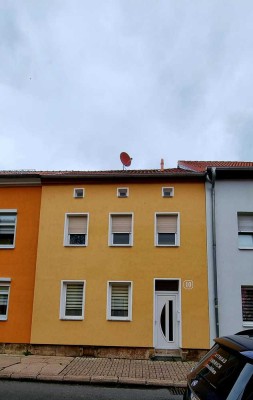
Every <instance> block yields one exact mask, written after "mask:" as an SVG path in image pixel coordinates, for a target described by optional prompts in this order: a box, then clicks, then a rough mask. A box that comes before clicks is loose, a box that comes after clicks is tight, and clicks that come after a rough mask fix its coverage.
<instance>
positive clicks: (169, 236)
mask: <svg viewBox="0 0 253 400" xmlns="http://www.w3.org/2000/svg"><path fill="white" fill-rule="evenodd" d="M175 239H176V235H175V233H158V244H160V245H175V244H176V242H175Z"/></svg>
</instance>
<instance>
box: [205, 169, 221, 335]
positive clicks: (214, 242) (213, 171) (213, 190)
mask: <svg viewBox="0 0 253 400" xmlns="http://www.w3.org/2000/svg"><path fill="white" fill-rule="evenodd" d="M211 171H212V178H211V179H210V178H209V176H208V175H207V180H208V182H210V183H211V184H212V250H213V285H214V313H215V333H216V337H218V336H219V298H218V279H217V257H216V218H215V179H216V168H211Z"/></svg>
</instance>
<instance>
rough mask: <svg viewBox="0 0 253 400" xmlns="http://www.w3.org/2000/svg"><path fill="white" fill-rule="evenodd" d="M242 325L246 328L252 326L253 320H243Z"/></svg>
mask: <svg viewBox="0 0 253 400" xmlns="http://www.w3.org/2000/svg"><path fill="white" fill-rule="evenodd" d="M242 326H244V327H245V328H252V327H253V321H252V322H243V324H242Z"/></svg>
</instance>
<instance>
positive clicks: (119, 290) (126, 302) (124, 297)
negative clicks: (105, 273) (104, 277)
mask: <svg viewBox="0 0 253 400" xmlns="http://www.w3.org/2000/svg"><path fill="white" fill-rule="evenodd" d="M107 319H108V320H126V321H129V320H131V319H132V282H125V281H124V282H108V293H107Z"/></svg>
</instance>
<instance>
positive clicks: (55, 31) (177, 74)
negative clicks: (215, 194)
mask: <svg viewBox="0 0 253 400" xmlns="http://www.w3.org/2000/svg"><path fill="white" fill-rule="evenodd" d="M252 21H253V1H252V0H188V1H187V0H0V169H4V170H9V169H10V170H13V169H37V170H58V169H60V170H108V169H122V164H121V162H120V158H119V156H120V153H121V152H122V151H125V152H127V153H128V154H129V155H130V156H131V157H132V158H133V160H132V165H131V167H130V168H131V169H139V168H145V169H146V168H148V169H150V168H159V167H160V160H161V158H164V162H165V167H166V168H170V167H176V165H177V161H178V160H235V161H236V160H238V161H239V160H244V161H252V160H253V22H252Z"/></svg>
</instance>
